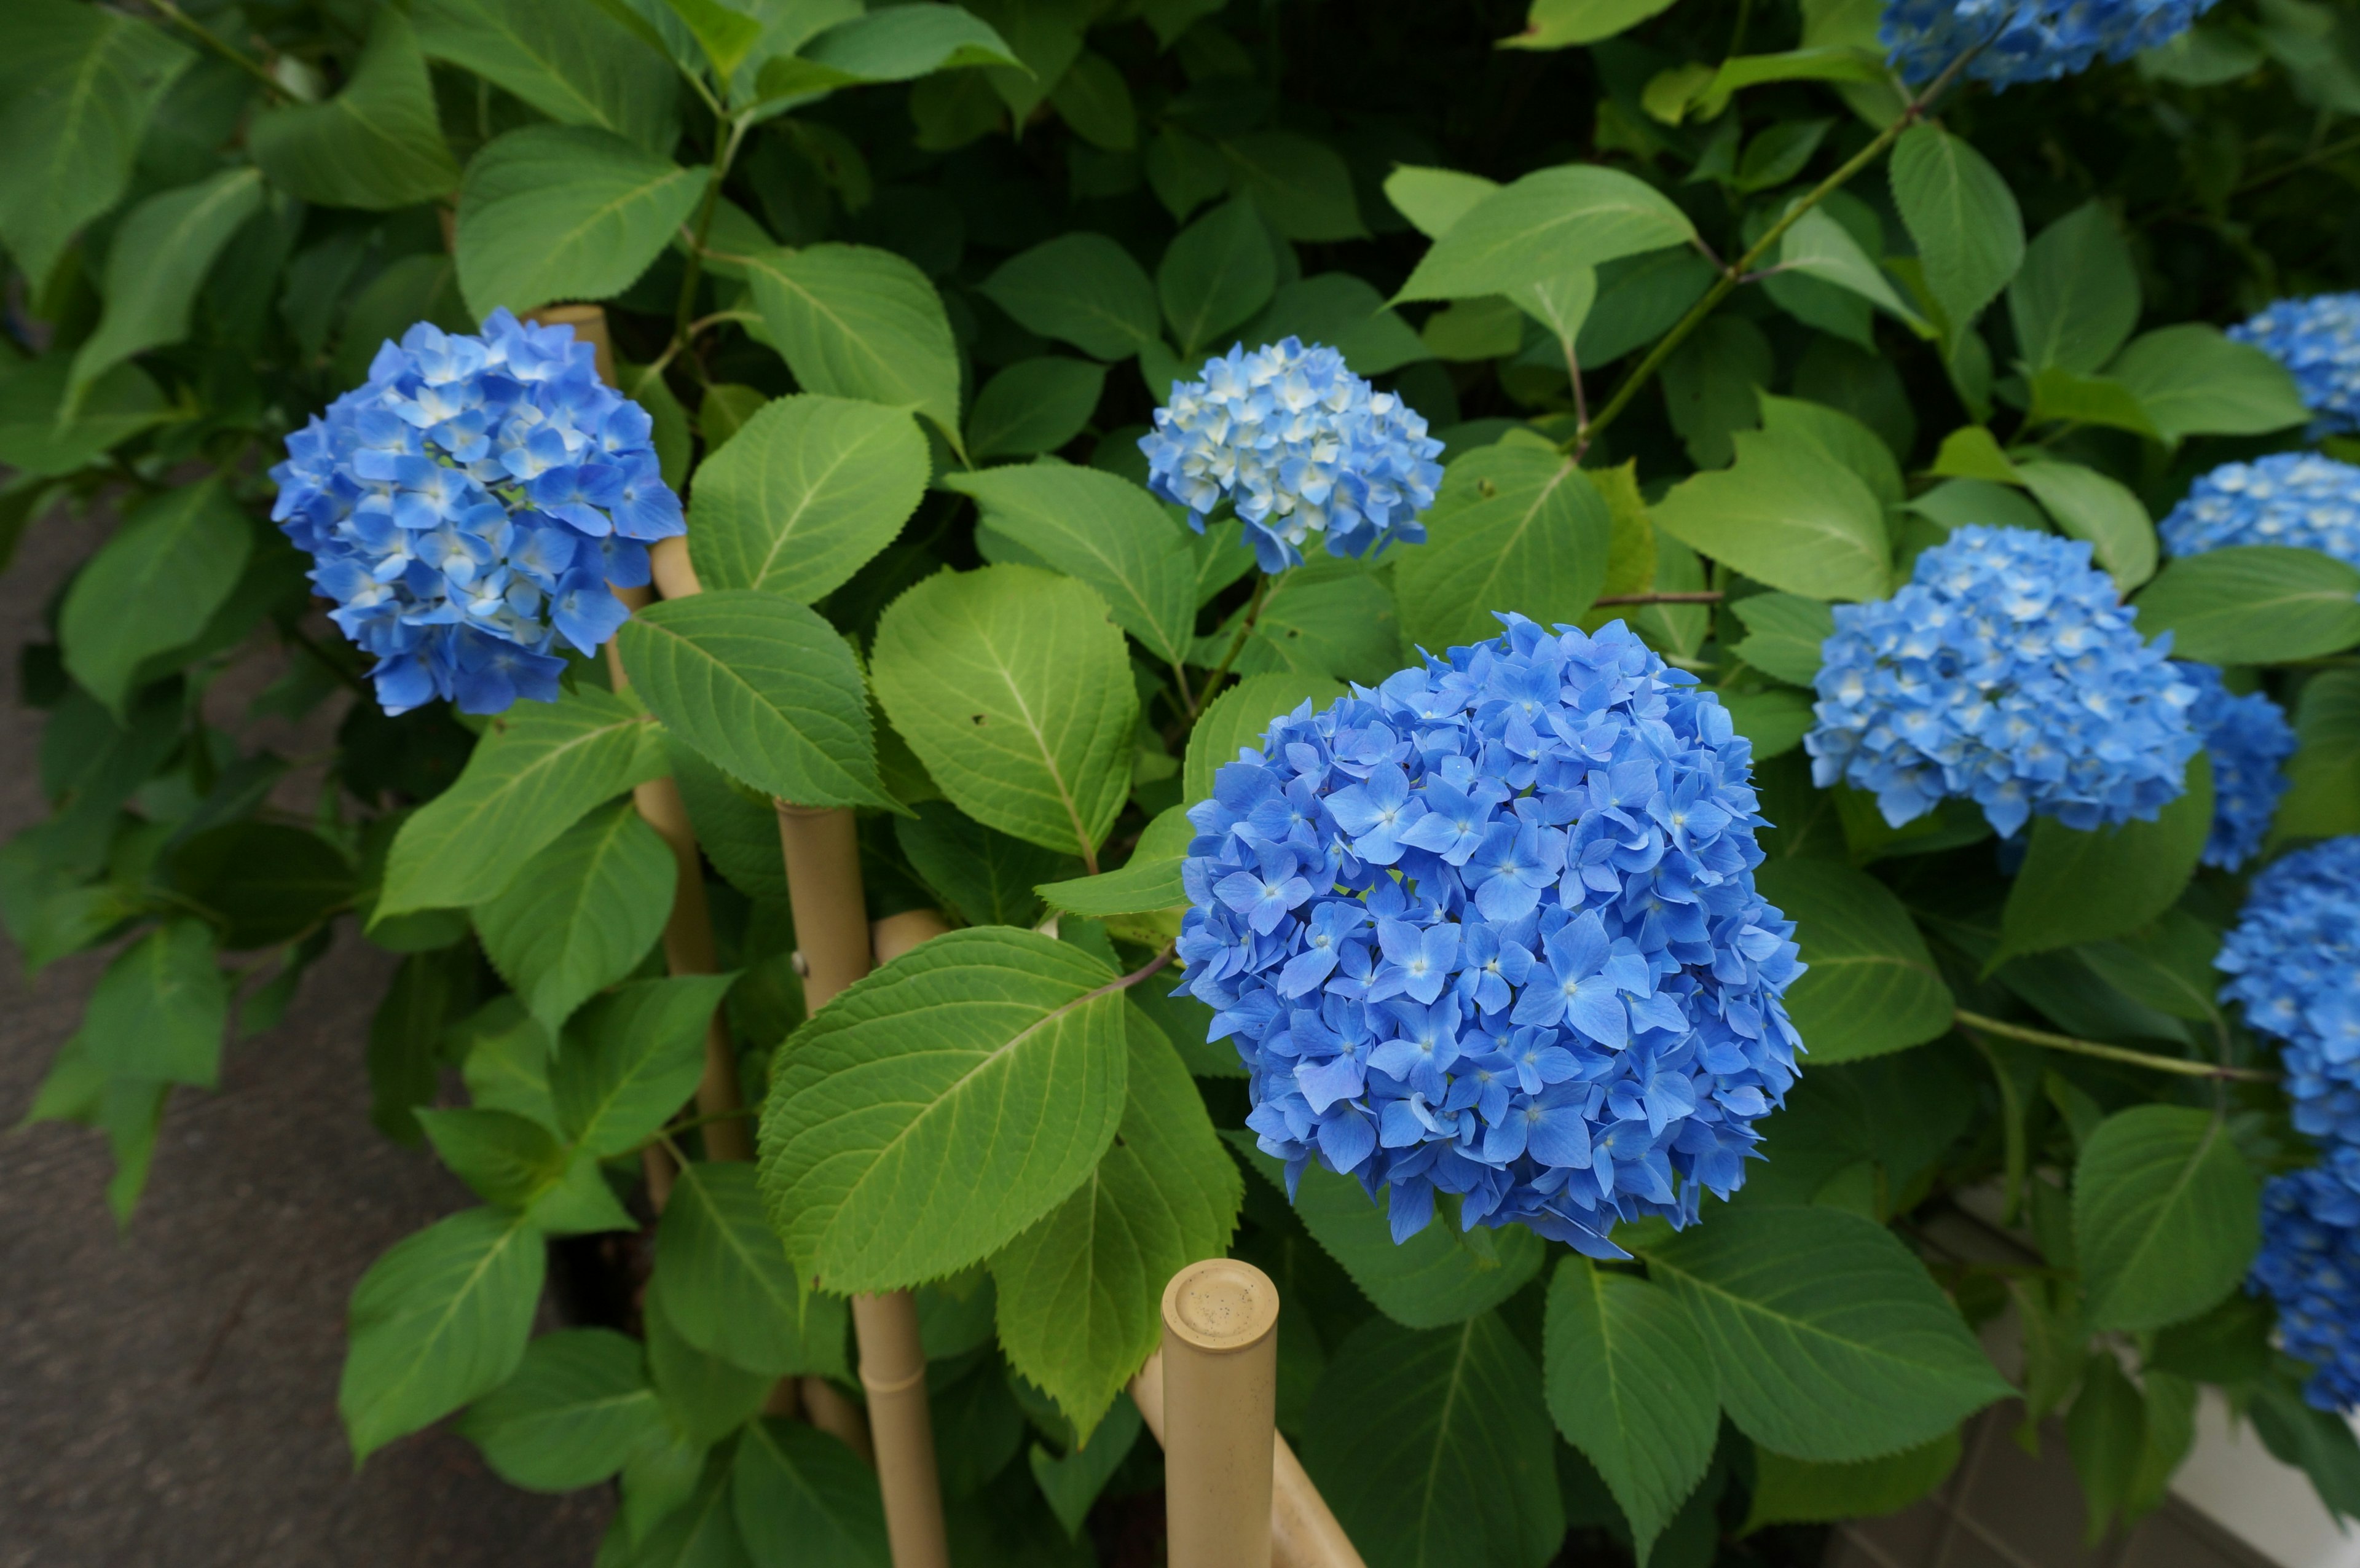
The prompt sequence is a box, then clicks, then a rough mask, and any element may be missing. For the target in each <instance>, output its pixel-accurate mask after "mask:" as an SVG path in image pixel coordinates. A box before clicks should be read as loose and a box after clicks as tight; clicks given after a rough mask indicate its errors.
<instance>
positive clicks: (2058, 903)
mask: <svg viewBox="0 0 2360 1568" xmlns="http://www.w3.org/2000/svg"><path fill="white" fill-rule="evenodd" d="M2211 831H2212V763H2211V762H2210V761H2209V760H2208V759H2207V758H2206V757H2205V756H2204V754H2203V753H2202V752H2199V753H2197V754H2196V756H2195V757H2191V758H2190V759H2189V763H2188V788H2187V790H2186V792H2185V793H2183V794H2181V795H2180V797H2179V798H2178V799H2177V800H2172V801H2170V802H2169V804H2167V805H2166V806H2165V807H2164V808H2163V811H2162V812H2161V813H2160V814H2159V815H2158V817H2157V819H2156V820H2155V821H2154V822H2125V823H2124V824H2123V825H2122V826H2120V827H2117V828H2102V829H2098V830H2096V831H2093V832H2090V833H2081V832H2078V831H2076V830H2075V829H2072V828H2069V827H2067V826H2066V825H2065V824H2064V823H2062V822H2059V821H2057V819H2056V818H2054V817H2035V818H2034V819H2033V822H2032V842H2031V844H2030V846H2029V847H2028V848H2027V850H2026V851H2025V855H2024V866H2023V868H2022V869H2021V870H2019V871H2018V872H2017V873H2016V884H2015V886H2014V887H2011V888H2009V889H2008V895H2007V907H2006V909H2005V912H2004V914H2003V915H2002V917H2001V920H2000V946H1999V951H1998V952H1997V953H1994V955H1993V957H1992V961H1991V962H1992V963H1993V964H2001V963H2004V962H2005V961H2006V960H2008V959H2010V958H2014V957H2016V955H2017V954H2019V953H2045V952H2047V951H2048V950H2049V949H2050V948H2052V947H2064V946H2066V945H2068V944H2070V943H2072V942H2097V941H2100V940H2102V939H2103V938H2106V937H2110V936H2120V935H2122V934H2123V933H2124V932H2125V931H2136V930H2137V929H2138V928H2139V927H2141V926H2143V925H2145V924H2147V922H2148V921H2149V920H2154V919H2155V918H2156V917H2157V916H2158V915H2160V914H2162V913H2163V911H2164V910H2166V909H2169V908H2171V906H2172V905H2173V904H2174V903H2176V902H2177V901H2178V900H2179V898H2180V890H2181V889H2182V888H2184V887H2187V886H2188V879H2189V877H2191V876H2193V875H2195V872H2196V858H2197V856H2198V855H2201V854H2202V852H2203V849H2204V839H2205V835H2206V834H2207V833H2210V832H2211Z"/></svg>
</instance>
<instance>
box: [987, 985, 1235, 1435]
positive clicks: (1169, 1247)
mask: <svg viewBox="0 0 2360 1568" xmlns="http://www.w3.org/2000/svg"><path fill="white" fill-rule="evenodd" d="M1150 984H1153V982H1152V981H1151V982H1150ZM1126 1018H1127V1021H1128V1027H1127V1029H1126V1031H1125V1035H1126V1039H1127V1040H1128V1041H1129V1047H1128V1049H1129V1054H1130V1070H1129V1075H1128V1078H1127V1080H1126V1082H1127V1090H1126V1096H1127V1097H1126V1100H1125V1103H1124V1106H1123V1113H1122V1121H1121V1125H1120V1127H1119V1128H1118V1129H1117V1131H1116V1136H1115V1140H1114V1145H1113V1147H1111V1148H1110V1149H1108V1150H1107V1151H1106V1153H1105V1154H1104V1155H1103V1156H1101V1157H1100V1159H1099V1160H1098V1169H1097V1170H1095V1171H1092V1172H1091V1173H1090V1174H1089V1176H1088V1177H1087V1178H1086V1179H1085V1180H1084V1181H1083V1182H1082V1184H1081V1186H1080V1187H1078V1188H1076V1190H1075V1192H1073V1194H1072V1195H1071V1196H1069V1197H1068V1198H1066V1199H1065V1202H1063V1203H1059V1204H1058V1205H1057V1206H1056V1207H1055V1208H1054V1209H1052V1210H1050V1211H1049V1213H1048V1214H1045V1215H1043V1217H1042V1218H1041V1220H1040V1221H1039V1222H1038V1223H1037V1224H1035V1225H1032V1227H1031V1228H1030V1229H1028V1230H1026V1231H1024V1232H1023V1233H1022V1235H1020V1236H1017V1237H1016V1239H1015V1240H1013V1241H1011V1242H1010V1243H1009V1244H1008V1245H1007V1246H1006V1247H1002V1248H1001V1249H1000V1252H999V1253H998V1254H996V1255H995V1256H994V1257H993V1258H992V1260H991V1277H992V1280H993V1282H994V1284H995V1285H996V1286H997V1287H998V1293H999V1302H1000V1305H999V1323H1000V1348H1001V1349H1002V1350H1003V1351H1004V1352H1006V1354H1007V1356H1008V1360H1009V1364H1010V1365H1011V1366H1012V1367H1015V1368H1016V1370H1017V1371H1019V1372H1021V1373H1022V1374H1023V1375H1024V1376H1025V1377H1029V1378H1031V1379H1032V1381H1033V1383H1035V1384H1036V1385H1038V1386H1039V1387H1040V1388H1041V1389H1042V1390H1043V1392H1045V1393H1046V1394H1047V1395H1048V1396H1049V1397H1050V1398H1051V1399H1054V1400H1055V1401H1056V1402H1057V1408H1058V1409H1059V1410H1062V1411H1063V1412H1064V1413H1065V1418H1066V1419H1067V1420H1068V1421H1072V1422H1073V1423H1074V1429H1075V1431H1076V1433H1077V1434H1078V1436H1079V1438H1080V1440H1081V1441H1083V1442H1087V1441H1088V1439H1089V1435H1090V1433H1091V1432H1093V1431H1095V1430H1096V1429H1097V1427H1098V1421H1099V1420H1100V1418H1101V1417H1103V1416H1104V1415H1105V1414H1106V1413H1107V1409H1108V1407H1109V1406H1110V1405H1111V1404H1113V1402H1114V1399H1115V1396H1116V1395H1118V1394H1120V1392H1121V1391H1122V1386H1123V1385H1124V1384H1125V1383H1127V1382H1129V1381H1130V1380H1131V1375H1132V1374H1133V1373H1135V1372H1137V1371H1138V1370H1139V1368H1140V1367H1141V1366H1142V1365H1143V1364H1144V1363H1145V1362H1146V1360H1147V1358H1148V1356H1150V1355H1152V1354H1153V1352H1154V1350H1155V1347H1156V1345H1159V1344H1160V1343H1162V1340H1163V1336H1164V1317H1163V1311H1162V1303H1163V1300H1164V1283H1165V1281H1167V1280H1169V1279H1171V1278H1172V1276H1173V1275H1174V1274H1175V1273H1176V1272H1178V1270H1179V1269H1181V1268H1182V1267H1183V1266H1184V1265H1186V1264H1189V1263H1193V1262H1195V1261H1196V1260H1197V1259H1198V1258H1218V1257H1220V1256H1221V1255H1222V1254H1224V1253H1225V1252H1227V1251H1228V1250H1229V1236H1230V1234H1231V1233H1232V1232H1233V1231H1234V1230H1235V1229H1236V1228H1237V1220H1238V1205H1239V1204H1240V1203H1241V1202H1242V1201H1243V1199H1244V1195H1245V1193H1244V1185H1243V1183H1242V1181H1240V1178H1239V1174H1238V1168H1237V1165H1236V1164H1235V1162H1233V1161H1232V1160H1230V1159H1229V1153H1228V1151H1227V1150H1225V1149H1222V1147H1221V1140H1220V1138H1218V1136H1217V1135H1216V1134H1215V1133H1214V1131H1213V1122H1212V1118H1211V1117H1210V1116H1208V1115H1207V1114H1206V1111H1205V1102H1204V1098H1203V1096H1201V1095H1199V1094H1197V1093H1196V1083H1194V1082H1193V1081H1192V1080H1191V1079H1190V1078H1189V1076H1188V1069H1187V1068H1186V1067H1185V1066H1184V1065H1182V1063H1181V1061H1180V1058H1179V1057H1178V1056H1177V1055H1176V1054H1175V1052H1174V1051H1173V1049H1172V1043H1171V1041H1169V1040H1166V1039H1164V1034H1163V1031H1162V1030H1161V1029H1158V1028H1157V1027H1156V1026H1155V1025H1154V1024H1153V1022H1151V1021H1150V1020H1149V1019H1148V1018H1147V1017H1146V1016H1145V1015H1144V1014H1142V1013H1140V1012H1138V1011H1136V1010H1135V1009H1131V1010H1127V1012H1126Z"/></svg>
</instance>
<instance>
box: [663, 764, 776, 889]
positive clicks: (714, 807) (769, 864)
mask: <svg viewBox="0 0 2360 1568" xmlns="http://www.w3.org/2000/svg"><path fill="white" fill-rule="evenodd" d="M664 755H665V757H667V758H668V759H669V760H670V761H671V764H672V782H673V783H674V784H676V785H678V786H679V787H680V798H681V801H682V803H683V804H684V805H685V806H687V807H688V820H689V825H690V826H691V827H693V828H694V829H695V830H696V844H697V847H698V848H699V849H702V850H703V851H704V852H705V858H706V859H707V860H710V861H711V862H713V868H714V869H715V870H716V871H718V872H720V873H721V875H722V877H724V878H725V879H727V882H728V883H729V885H730V886H731V887H735V888H737V890H738V891H739V892H740V893H743V894H745V895H746V896H747V897H748V898H754V899H758V900H759V899H768V900H769V901H770V902H771V903H774V904H783V903H785V902H786V901H787V873H786V867H785V866H784V864H783V863H781V860H780V859H779V813H778V802H777V801H775V800H772V799H771V798H770V796H768V795H765V794H762V793H761V792H760V791H759V790H757V789H752V788H751V787H749V786H748V785H746V784H743V783H740V782H739V781H738V780H737V779H732V778H730V777H729V775H727V773H724V772H723V771H722V770H721V769H719V768H716V767H714V766H713V764H711V763H709V762H707V761H705V758H704V757H700V756H698V755H697V753H696V751H695V749H694V747H692V746H683V745H682V744H681V742H680V740H679V738H678V737H677V736H667V737H666V742H665V746H664Z"/></svg>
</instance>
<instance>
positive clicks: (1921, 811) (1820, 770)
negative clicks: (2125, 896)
mask: <svg viewBox="0 0 2360 1568" xmlns="http://www.w3.org/2000/svg"><path fill="white" fill-rule="evenodd" d="M1835 619H1836V629H1835V635H1834V636H1832V637H1829V638H1828V639H1827V641H1826V643H1825V644H1824V645H1822V648H1821V654H1822V660H1823V661H1822V663H1821V664H1820V666H1819V675H1818V678H1817V687H1818V691H1819V702H1818V703H1817V704H1816V706H1815V707H1814V710H1813V711H1814V712H1815V713H1817V715H1818V722H1817V724H1815V725H1814V726H1813V728H1812V730H1811V732H1810V733H1809V734H1808V735H1805V736H1804V737H1803V745H1804V746H1805V747H1806V748H1807V749H1808V751H1809V752H1810V754H1811V777H1812V780H1813V781H1814V782H1815V783H1817V784H1818V785H1819V788H1821V789H1826V788H1828V787H1829V786H1830V785H1832V784H1836V783H1839V782H1841V783H1845V784H1849V785H1851V786H1852V788H1854V789H1865V790H1868V791H1870V792H1871V793H1873V794H1874V795H1875V797H1876V804H1877V807H1878V809H1879V810H1881V811H1883V812H1884V813H1885V821H1886V822H1890V823H1892V824H1893V825H1894V826H1895V827H1899V826H1900V825H1901V824H1902V823H1904V822H1910V821H1912V820H1913V819H1915V818H1917V817H1921V816H1923V815H1925V814H1926V813H1927V812H1928V811H1932V810H1933V809H1934V807H1935V805H1936V803H1937V802H1939V800H1941V799H1942V798H1943V797H1944V796H1946V795H1960V796H1964V797H1966V798H1968V799H1970V800H1973V801H1974V802H1975V803H1976V804H1978V805H1980V806H1981V807H1983V815H1984V816H1985V817H1986V818H1987V819H1989V820H1990V822H1991V824H1992V826H1993V827H1994V828H1995V829H1997V830H1998V832H1999V833H2000V835H2001V836H2002V837H2003V838H2005V837H2010V836H2012V835H2014V834H2015V833H2016V831H2017V830H2018V829H2019V828H2021V827H2023V826H2024V823H2025V821H2026V819H2027V818H2028V817H2030V816H2031V815H2032V814H2033V813H2035V812H2038V813H2039V814H2040V815H2042V816H2048V817H2055V818H2056V819H2057V820H2058V821H2060V822H2063V823H2064V824H2065V825H2066V826H2067V827H2070V828H2081V829H2089V828H2094V827H2098V826H2100V825H2102V824H2104V823H2110V822H2128V821H2131V820H2132V819H2134V818H2138V819H2143V820H2152V819H2153V818H2154V816H2155V814H2156V813H2157V812H2158V811H2160V810H2161V809H2162V807H2163V805H2164V803H2165V802H2166V801H2168V800H2171V799H2172V798H2173V797H2175V796H2177V795H2178V794H2179V793H2180V791H2181V789H2183V788H2185V784H2184V781H2183V779H2182V774H2183V772H2184V771H2185V769H2186V768H2187V765H2188V759H2189V758H2190V757H2192V756H2194V755H2195V754H2196V749H2197V746H2198V745H2199V744H2200V742H2199V739H2198V736H2197V735H2196V733H2195V731H2194V730H2193V729H2192V728H2191V726H2190V724H2189V718H2188V707H2189V704H2190V703H2191V702H2194V701H2195V700H2196V691H2195V689H2194V688H2193V687H2191V686H2189V685H2187V684H2186V683H2185V682H2183V681H2180V679H2179V677H2178V674H2177V672H2176V670H2175V668H2174V666H2173V665H2172V663H2171V661H2170V659H2169V658H2168V657H2167V655H2168V654H2169V651H2170V642H2171V639H2170V637H2169V634H2167V635H2165V636H2163V637H2158V638H2157V639H2156V640H2155V641H2154V642H2152V643H2147V642H2144V641H2142V640H2141V639H2140V637H2139V635H2138V630H2137V627H2136V625H2135V624H2134V622H2133V619H2132V615H2131V612H2130V611H2129V610H2127V609H2125V607H2124V606H2123V604H2122V601H2121V598H2120V596H2119V595H2118V594H2117V593H2115V591H2114V580H2113V579H2112V578H2110V577H2108V576H2107V575H2106V574H2105V573H2104V572H2100V571H2097V570H2095V569H2094V568H2092V566H2091V564H2090V547H2089V545H2088V543H2087V542H2085V541H2083V540H2079V539H2060V538H2059V537H2058V536H2056V535H2054V534H2040V533H2034V532H2032V531H2030V530H2029V529H2026V528H1982V527H1969V528H1961V529H1959V530H1958V531H1957V532H1955V533H1953V534H1952V535H1951V536H1950V538H1949V539H1945V540H1944V541H1943V542H1942V543H1940V544H1939V545H1936V546H1935V547H1934V548H1933V549H1931V550H1927V551H1925V552H1924V553H1923V554H1921V555H1919V556H1918V557H1917V569H1916V571H1915V572H1913V573H1912V574H1911V577H1910V581H1909V583H1908V584H1907V586H1906V587H1904V588H1903V589H1902V590H1901V591H1900V592H1899V593H1896V594H1894V595H1893V597H1892V598H1890V599H1880V600H1876V601H1874V602H1873V603H1870V604H1838V605H1837V606H1835Z"/></svg>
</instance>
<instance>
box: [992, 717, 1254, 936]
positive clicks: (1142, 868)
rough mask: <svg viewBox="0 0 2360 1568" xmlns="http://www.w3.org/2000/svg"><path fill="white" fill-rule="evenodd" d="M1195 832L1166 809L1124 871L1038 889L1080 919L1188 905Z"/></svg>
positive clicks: (1179, 810)
mask: <svg viewBox="0 0 2360 1568" xmlns="http://www.w3.org/2000/svg"><path fill="white" fill-rule="evenodd" d="M1270 679H1284V677H1271V678H1270ZM1195 836H1196V828H1195V827H1194V826H1193V825H1191V824H1190V822H1189V821H1188V808H1187V807H1186V806H1185V805H1179V806H1173V807H1170V808H1167V809H1166V810H1164V811H1161V812H1159V813H1158V814H1157V815H1156V818H1155V820H1154V821H1153V822H1150V823H1148V824H1147V827H1146V828H1145V830H1144V831H1142V833H1140V835H1139V847H1138V848H1136V849H1134V850H1132V851H1131V859H1130V861H1129V862H1128V863H1127V864H1125V865H1124V866H1123V867H1122V869H1121V870H1120V871H1109V872H1106V873H1104V874H1103V875H1100V876H1097V877H1076V878H1074V879H1073V880H1072V881H1068V882H1048V883H1043V884H1042V885H1041V886H1040V887H1039V888H1038V889H1037V891H1038V892H1039V893H1040V895H1041V897H1042V898H1045V899H1047V900H1048V901H1049V904H1050V906H1051V907H1052V908H1053V909H1064V910H1065V911H1066V912H1067V913H1069V914H1076V915H1088V916H1093V917H1097V916H1104V915H1131V914H1139V913H1142V912H1144V911H1146V910H1150V909H1174V908H1176V907H1177V906H1179V905H1181V904H1185V903H1186V902H1187V901H1188V896H1187V893H1186V892H1185V890H1184V889H1183V888H1182V887H1181V886H1180V867H1181V865H1182V864H1183V863H1184V862H1185V860H1186V859H1187V858H1188V844H1189V841H1190V840H1191V839H1193V838H1194V837H1195ZM1011 923H1012V922H1011Z"/></svg>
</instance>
